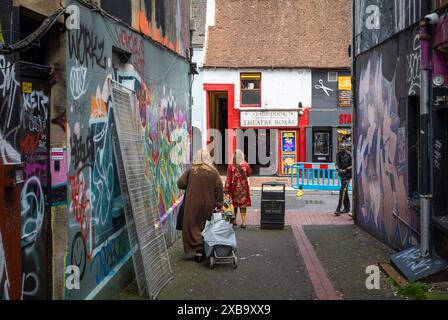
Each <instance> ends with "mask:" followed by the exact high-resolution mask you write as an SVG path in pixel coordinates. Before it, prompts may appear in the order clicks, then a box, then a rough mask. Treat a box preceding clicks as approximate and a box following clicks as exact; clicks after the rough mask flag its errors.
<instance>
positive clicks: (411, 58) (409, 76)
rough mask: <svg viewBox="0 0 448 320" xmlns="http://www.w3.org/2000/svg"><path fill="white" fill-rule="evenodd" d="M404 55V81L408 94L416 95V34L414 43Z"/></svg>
mask: <svg viewBox="0 0 448 320" xmlns="http://www.w3.org/2000/svg"><path fill="white" fill-rule="evenodd" d="M412 49H413V50H412V52H410V53H409V54H408V55H407V56H406V60H407V73H406V82H407V84H408V86H409V95H417V94H419V93H420V37H419V35H416V36H415V38H414V45H413V48H412Z"/></svg>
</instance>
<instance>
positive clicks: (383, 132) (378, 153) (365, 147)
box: [356, 51, 415, 248]
mask: <svg viewBox="0 0 448 320" xmlns="http://www.w3.org/2000/svg"><path fill="white" fill-rule="evenodd" d="M394 59H395V58H394ZM384 60H385V58H384V56H383V55H382V54H381V53H379V52H378V51H374V52H373V53H372V54H371V55H370V56H369V57H368V59H366V60H365V61H366V62H365V63H364V64H363V65H362V68H361V71H360V77H359V91H358V94H359V96H358V118H359V121H358V123H357V128H356V129H357V135H358V141H357V167H356V176H357V181H358V197H359V199H360V201H359V202H358V212H359V222H360V224H361V225H363V226H364V227H366V228H367V229H368V230H370V231H371V232H372V233H374V234H377V235H378V236H380V237H381V238H382V239H383V240H384V241H386V242H388V243H390V244H392V245H393V246H396V247H397V248H401V247H406V246H408V245H410V244H411V243H412V241H413V233H412V231H411V230H410V229H409V228H408V227H406V226H405V225H403V224H401V223H400V222H399V220H398V217H401V218H402V219H403V220H405V221H408V222H410V223H412V224H414V223H415V215H414V214H413V213H412V212H411V210H410V209H409V207H408V203H407V191H406V190H407V162H406V156H405V154H406V153H403V152H402V151H403V149H404V148H405V147H404V146H405V145H406V140H405V135H404V134H403V133H404V131H403V130H404V128H400V118H399V116H398V98H397V92H396V86H395V81H396V76H397V70H395V69H393V70H395V71H393V70H392V72H394V73H393V74H392V76H391V77H390V79H391V80H389V79H388V77H386V76H385V75H384V72H385V70H388V69H390V65H388V66H387V67H386V66H385V65H384ZM388 72H389V73H390V70H388ZM388 76H390V75H388ZM406 94H407V92H406ZM400 151H401V152H400Z"/></svg>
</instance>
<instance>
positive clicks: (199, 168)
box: [177, 150, 224, 262]
mask: <svg viewBox="0 0 448 320" xmlns="http://www.w3.org/2000/svg"><path fill="white" fill-rule="evenodd" d="M187 181H188V183H187ZM187 184H188V185H187ZM177 186H178V187H179V189H182V190H186V198H185V200H184V201H185V202H184V219H183V227H182V238H183V243H184V251H185V253H186V254H188V253H191V252H193V251H195V252H196V256H195V261H196V262H202V261H203V260H204V242H203V239H202V234H201V233H202V231H203V230H204V227H205V222H206V220H210V218H211V216H212V214H213V211H214V210H216V209H221V208H222V204H223V201H224V193H223V184H222V180H221V177H220V176H219V173H218V171H217V170H216V169H215V167H214V166H213V163H212V160H211V157H210V154H209V153H208V151H207V150H200V151H198V152H197V154H196V157H195V159H194V162H193V166H192V167H191V169H189V170H187V171H186V172H184V174H183V175H182V176H181V177H180V179H179V181H178V182H177Z"/></svg>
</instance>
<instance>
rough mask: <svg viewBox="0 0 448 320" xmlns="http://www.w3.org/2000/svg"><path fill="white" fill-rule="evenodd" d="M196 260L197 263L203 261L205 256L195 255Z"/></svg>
mask: <svg viewBox="0 0 448 320" xmlns="http://www.w3.org/2000/svg"><path fill="white" fill-rule="evenodd" d="M194 261H195V262H197V263H202V262H204V256H203V255H202V256H194Z"/></svg>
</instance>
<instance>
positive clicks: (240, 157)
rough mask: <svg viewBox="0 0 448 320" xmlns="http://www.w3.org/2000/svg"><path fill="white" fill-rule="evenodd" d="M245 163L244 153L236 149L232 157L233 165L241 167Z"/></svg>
mask: <svg viewBox="0 0 448 320" xmlns="http://www.w3.org/2000/svg"><path fill="white" fill-rule="evenodd" d="M244 162H245V160H244V152H243V151H241V150H239V149H237V150H236V151H235V154H234V155H233V163H234V164H237V165H239V166H240V165H242V164H243V163H244Z"/></svg>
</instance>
